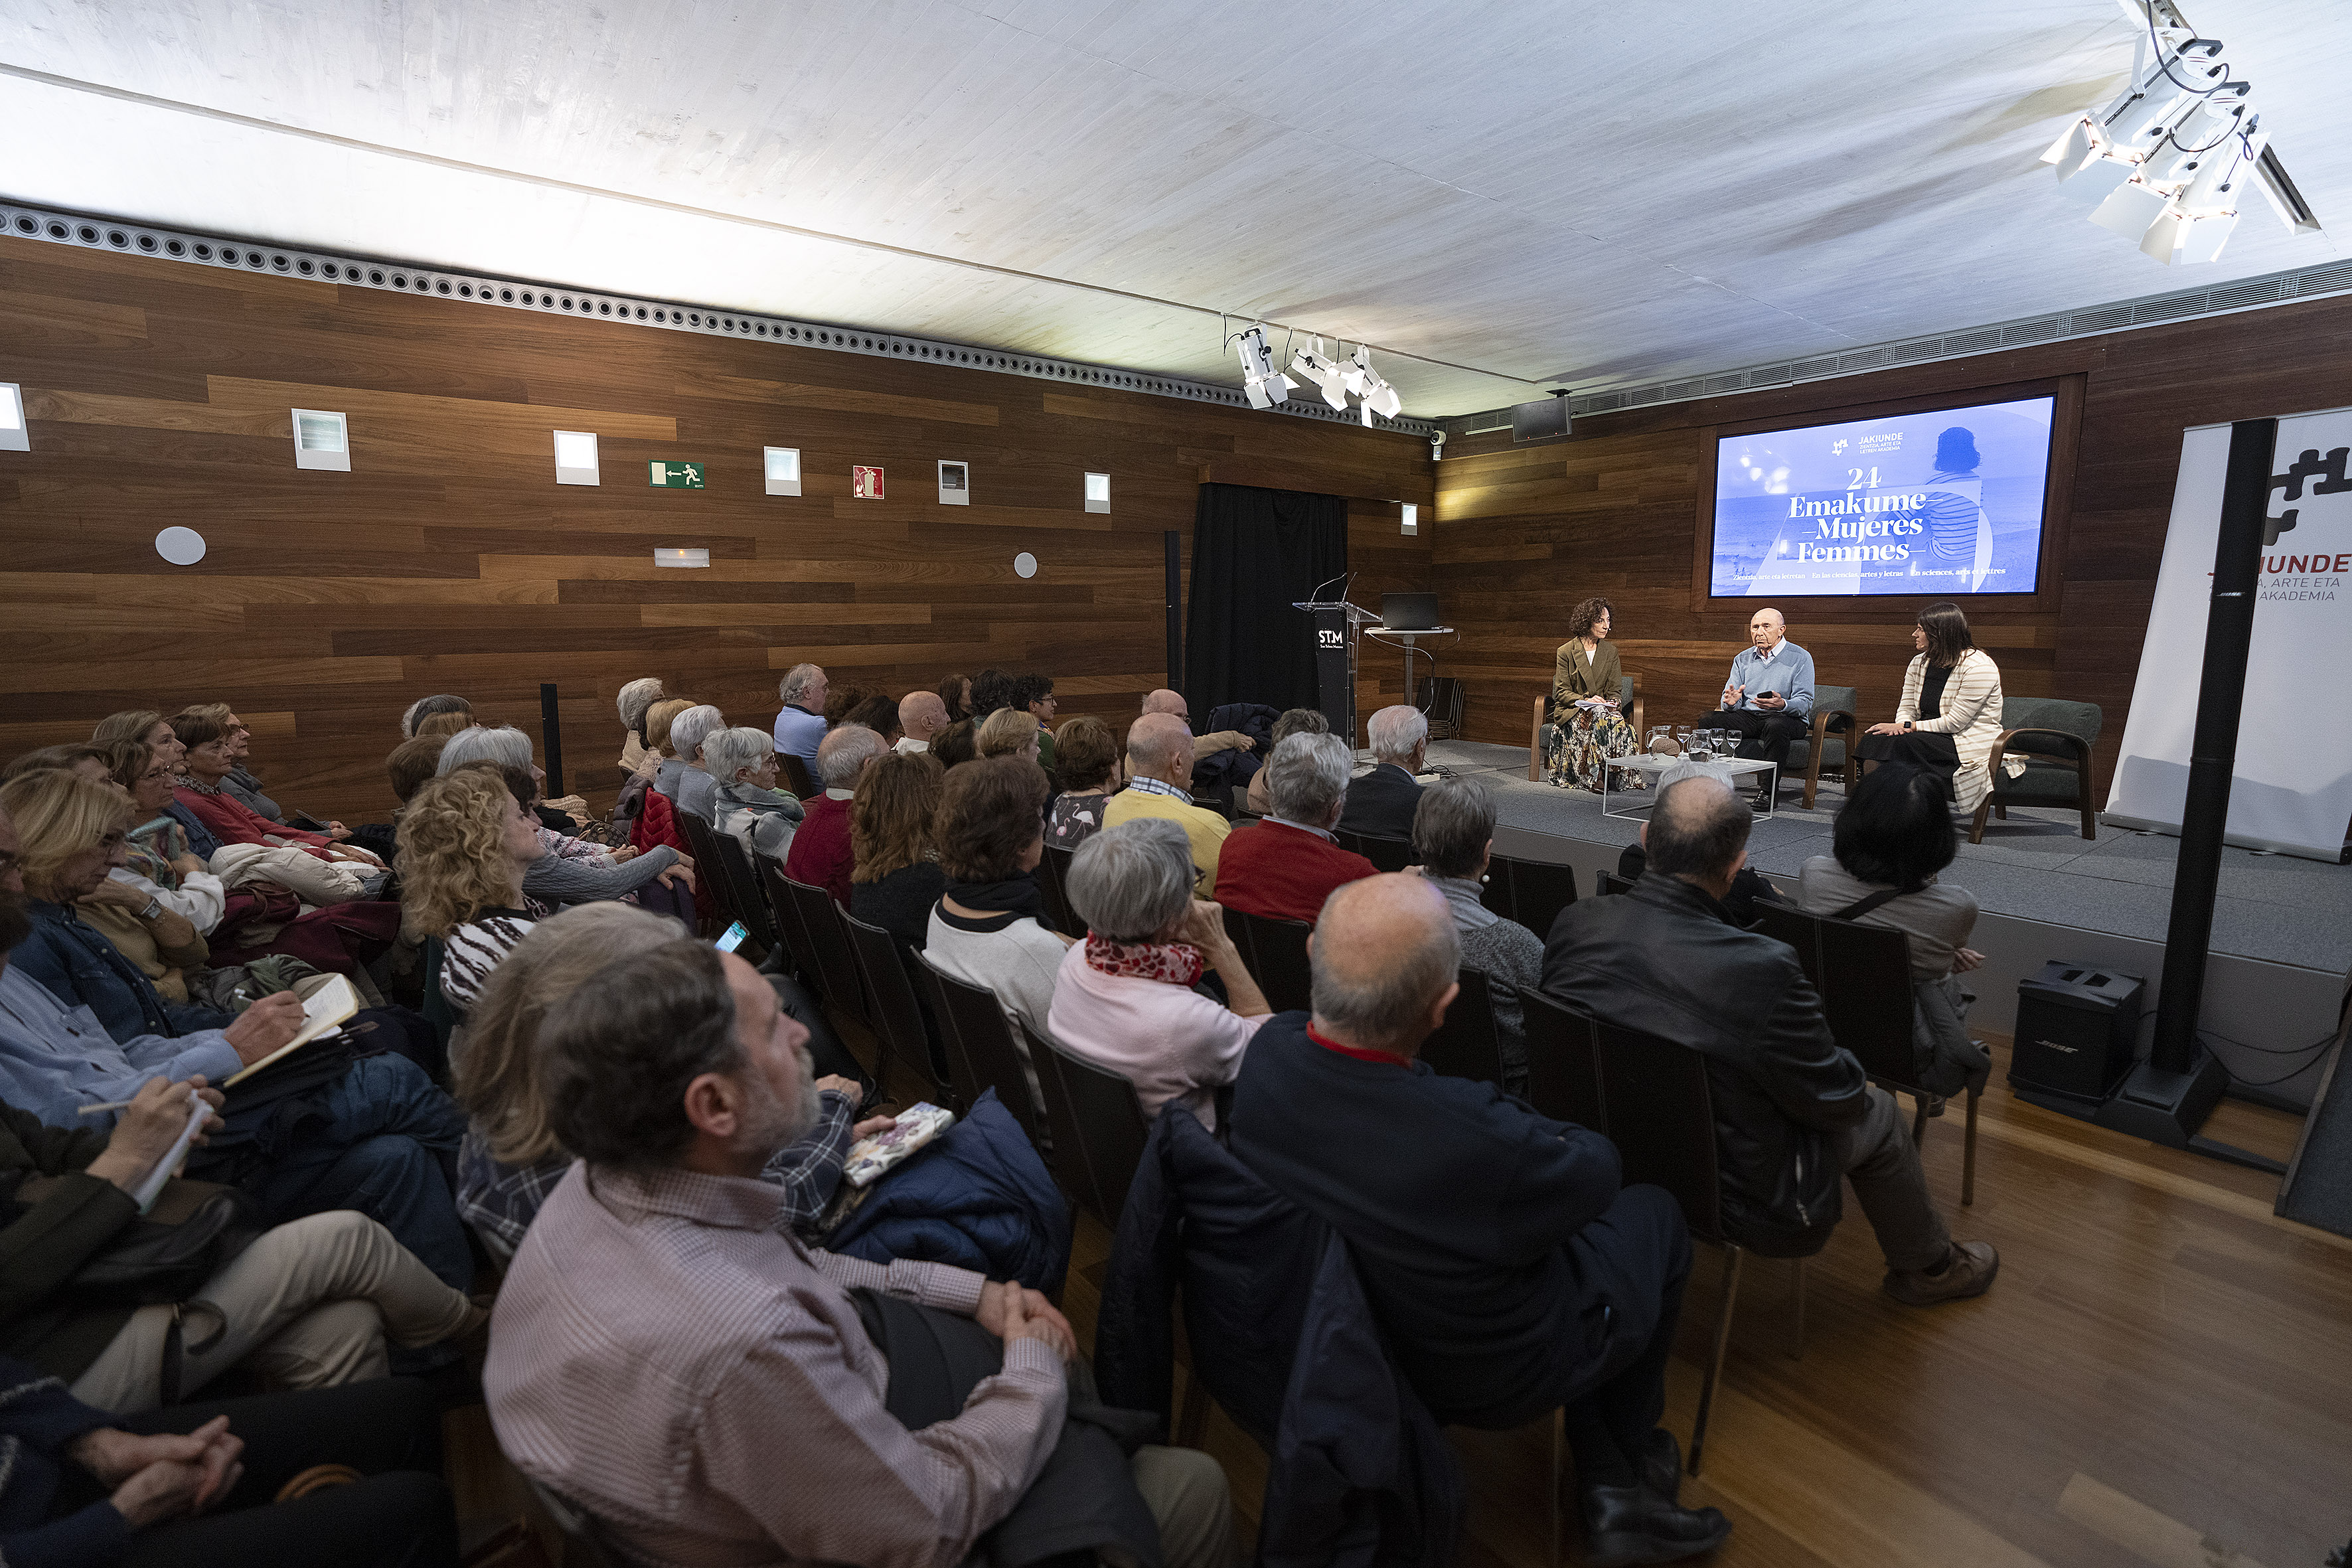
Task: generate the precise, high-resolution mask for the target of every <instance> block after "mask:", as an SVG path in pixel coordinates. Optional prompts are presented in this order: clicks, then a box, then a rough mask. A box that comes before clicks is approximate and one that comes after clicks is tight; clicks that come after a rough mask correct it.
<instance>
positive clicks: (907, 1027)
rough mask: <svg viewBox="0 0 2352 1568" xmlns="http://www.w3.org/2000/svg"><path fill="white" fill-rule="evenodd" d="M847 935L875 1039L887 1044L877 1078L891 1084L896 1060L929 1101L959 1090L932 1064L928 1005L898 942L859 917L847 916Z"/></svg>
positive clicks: (844, 920) (843, 923) (843, 920)
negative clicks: (925, 1012)
mask: <svg viewBox="0 0 2352 1568" xmlns="http://www.w3.org/2000/svg"><path fill="white" fill-rule="evenodd" d="M841 929H842V931H843V932H844V933H845V935H847V937H848V938H849V948H850V952H852V953H853V954H854V955H855V956H856V961H857V970H858V975H859V977H860V979H861V980H862V981H863V982H864V983H865V986H866V1002H867V1004H868V1009H869V1012H870V1015H871V1017H870V1021H871V1023H872V1025H873V1027H874V1033H875V1036H876V1037H877V1038H878V1039H880V1041H881V1042H882V1053H883V1058H884V1068H883V1069H882V1070H877V1072H876V1073H875V1075H874V1076H875V1077H876V1078H877V1079H880V1080H881V1081H882V1082H883V1083H885V1084H887V1083H888V1082H889V1081H890V1075H889V1072H888V1071H887V1064H888V1063H889V1062H891V1061H893V1060H895V1061H897V1062H898V1064H900V1065H901V1066H903V1067H904V1068H906V1069H907V1070H908V1072H911V1073H913V1074H914V1075H915V1078H916V1079H917V1081H919V1083H921V1084H922V1086H923V1092H924V1093H925V1094H926V1095H927V1096H933V1097H936V1096H937V1095H939V1094H940V1093H943V1092H947V1091H949V1090H950V1089H952V1087H953V1086H952V1085H950V1084H946V1083H942V1082H941V1081H940V1073H939V1068H938V1067H937V1066H936V1065H935V1064H934V1063H933V1061H932V1059H931V1034H930V1030H929V1028H927V1027H926V1026H924V1022H923V1008H922V1004H921V1003H920V1002H919V1001H917V1000H916V998H915V982H914V980H913V979H912V978H911V977H910V976H909V975H908V973H907V963H906V960H905V959H904V958H902V957H900V956H899V952H898V938H897V937H895V936H892V935H891V934H890V933H889V932H888V931H884V930H883V929H882V928H881V927H880V926H871V925H867V924H866V922H865V921H861V920H859V919H858V918H857V917H856V916H855V915H843V916H842V917H841Z"/></svg>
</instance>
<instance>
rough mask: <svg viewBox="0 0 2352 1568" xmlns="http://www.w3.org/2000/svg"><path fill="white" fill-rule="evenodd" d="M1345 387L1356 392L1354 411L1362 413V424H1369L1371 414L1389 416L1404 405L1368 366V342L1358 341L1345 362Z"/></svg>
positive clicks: (1394, 391)
mask: <svg viewBox="0 0 2352 1568" xmlns="http://www.w3.org/2000/svg"><path fill="white" fill-rule="evenodd" d="M1345 374H1346V375H1347V380H1348V390H1349V391H1350V392H1352V393H1354V394H1355V395H1356V398H1357V403H1356V411H1357V412H1358V413H1360V414H1361V415H1362V416H1364V426H1365V428H1367V429H1370V427H1371V423H1372V416H1373V415H1375V414H1377V415H1379V416H1381V418H1383V419H1393V418H1395V417H1396V416H1397V415H1398V414H1399V413H1400V412H1402V410H1403V408H1404V399H1403V398H1402V397H1399V396H1398V395H1397V389H1396V388H1395V387H1393V386H1391V385H1390V384H1388V383H1387V382H1385V381H1383V380H1382V379H1381V373H1380V372H1379V371H1376V370H1374V369H1373V368H1372V348H1371V345H1370V343H1358V344H1357V345H1356V353H1355V355H1354V357H1353V358H1351V359H1349V361H1348V363H1347V368H1346V373H1345Z"/></svg>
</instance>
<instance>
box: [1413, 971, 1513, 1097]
mask: <svg viewBox="0 0 2352 1568" xmlns="http://www.w3.org/2000/svg"><path fill="white" fill-rule="evenodd" d="M1456 978H1457V979H1458V980H1459V981H1460V983H1461V985H1462V990H1461V994H1458V995H1456V996H1455V997H1454V1005H1452V1006H1450V1007H1448V1008H1447V1009H1446V1010H1445V1022H1444V1024H1443V1025H1441V1026H1439V1027H1438V1030H1437V1033H1435V1034H1433V1035H1432V1036H1430V1037H1429V1038H1427V1039H1425V1040H1423V1041H1422V1043H1421V1059H1422V1060H1423V1061H1425V1062H1427V1063H1428V1064H1429V1067H1430V1070H1431V1071H1433V1072H1440V1073H1444V1075H1445V1076H1446V1077H1448V1078H1466V1079H1475V1080H1476V1081H1477V1082H1480V1083H1492V1084H1500V1083H1501V1082H1502V1081H1503V1047H1502V1044H1501V1042H1500V1041H1499V1040H1497V1039H1496V1036H1495V1003H1494V998H1493V997H1492V996H1491V995H1490V994H1488V992H1487V990H1486V971H1485V970H1483V969H1464V970H1462V971H1461V972H1460V973H1459V974H1458V975H1457V976H1456Z"/></svg>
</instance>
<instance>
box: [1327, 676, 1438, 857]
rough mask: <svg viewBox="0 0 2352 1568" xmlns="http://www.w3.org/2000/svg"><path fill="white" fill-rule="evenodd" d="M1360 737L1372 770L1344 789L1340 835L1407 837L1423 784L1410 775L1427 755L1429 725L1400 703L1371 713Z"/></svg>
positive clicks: (1410, 834)
mask: <svg viewBox="0 0 2352 1568" xmlns="http://www.w3.org/2000/svg"><path fill="white" fill-rule="evenodd" d="M1364 738H1365V739H1366V740H1368V741H1370V742H1371V745H1372V771H1371V772H1370V773H1366V774H1365V775H1364V776H1363V777H1361V778H1360V779H1358V780H1357V781H1356V782H1355V783H1354V784H1349V786H1348V809H1347V810H1346V811H1345V812H1343V813H1342V814H1341V815H1340V817H1339V831H1340V832H1342V833H1360V834H1362V835H1363V836H1364V837H1367V838H1411V837H1412V814H1413V813H1414V812H1416V811H1419V810H1420V809H1421V781H1420V780H1419V779H1417V778H1415V777H1414V776H1413V775H1414V774H1416V773H1420V772H1421V767H1422V763H1423V761H1425V760H1426V759H1427V757H1428V755H1429V721H1428V720H1427V719H1426V718H1424V717H1423V716H1422V711H1421V710H1420V709H1418V708H1415V707H1413V706H1412V704H1410V703H1403V702H1400V703H1397V704H1396V705H1394V706H1393V707H1389V708H1383V709H1381V710H1380V711H1379V712H1377V713H1375V714H1373V715H1372V716H1371V718H1370V721H1367V722H1366V723H1365V725H1364Z"/></svg>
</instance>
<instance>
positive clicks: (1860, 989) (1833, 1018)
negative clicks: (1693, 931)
mask: <svg viewBox="0 0 2352 1568" xmlns="http://www.w3.org/2000/svg"><path fill="white" fill-rule="evenodd" d="M1756 913H1757V916H1758V920H1757V929H1758V930H1759V931H1762V932H1763V933H1764V934H1765V935H1767V936H1772V937H1778V938H1780V940H1781V941H1782V942H1787V943H1788V944H1789V945H1790V947H1792V948H1794V949H1796V951H1797V962H1798V963H1800V964H1801V965H1802V966H1803V968H1804V971H1805V978H1806V979H1808V980H1810V981H1811V982H1812V984H1813V989H1814V990H1815V991H1816V992H1818V993H1819V994H1820V995H1821V999H1822V1016H1823V1017H1824V1018H1826V1019H1827V1020H1828V1021H1829V1026H1830V1037H1832V1039H1834V1040H1836V1041H1837V1043H1838V1044H1839V1045H1841V1046H1843V1047H1845V1048H1846V1049H1847V1050H1849V1051H1851V1052H1853V1057H1854V1059H1855V1060H1856V1061H1859V1062H1860V1063H1862V1070H1863V1071H1864V1072H1865V1073H1868V1074H1869V1075H1870V1076H1871V1077H1872V1078H1874V1079H1878V1080H1879V1081H1880V1082H1882V1083H1888V1084H1894V1085H1897V1086H1900V1087H1903V1088H1909V1087H1910V1086H1912V1085H1913V1084H1914V1083H1916V1081H1917V1079H1918V1077H1919V1067H1918V1061H1917V1058H1916V1056H1915V1055H1914V1053H1913V1050H1912V1045H1911V1018H1912V1009H1913V1005H1914V1004H1913V1002H1912V997H1911V939H1910V938H1909V937H1908V936H1906V935H1905V934H1904V933H1903V932H1901V931H1895V930H1893V929H1891V928H1888V927H1885V926H1867V925H1858V924H1856V923H1854V922H1853V921H1838V920H1831V919H1830V918H1828V917H1827V916H1825V915H1815V914H1807V913H1806V912H1805V911H1804V910H1799V909H1794V908H1791V907H1790V906H1789V905H1787V904H1768V903H1764V902H1762V901H1760V900H1759V902H1758V904H1757V905H1756Z"/></svg>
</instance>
